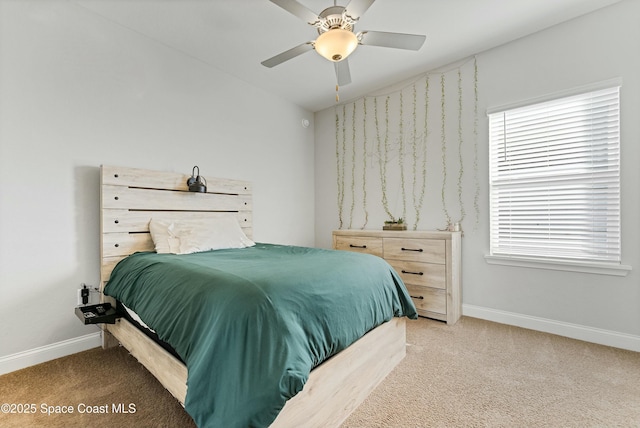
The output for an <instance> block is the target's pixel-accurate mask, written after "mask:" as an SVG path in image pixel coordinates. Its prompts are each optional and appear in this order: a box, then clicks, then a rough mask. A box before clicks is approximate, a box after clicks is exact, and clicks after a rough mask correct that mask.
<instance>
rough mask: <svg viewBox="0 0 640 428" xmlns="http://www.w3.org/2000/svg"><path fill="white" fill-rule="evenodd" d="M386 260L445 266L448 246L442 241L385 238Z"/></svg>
mask: <svg viewBox="0 0 640 428" xmlns="http://www.w3.org/2000/svg"><path fill="white" fill-rule="evenodd" d="M384 258H385V259H393V260H406V261H412V262H423V263H438V264H444V263H445V262H446V246H445V242H444V241H442V240H434V239H402V238H384Z"/></svg>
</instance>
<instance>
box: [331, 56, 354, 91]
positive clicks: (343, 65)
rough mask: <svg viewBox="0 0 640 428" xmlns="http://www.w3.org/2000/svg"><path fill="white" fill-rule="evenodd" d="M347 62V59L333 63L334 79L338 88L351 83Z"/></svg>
mask: <svg viewBox="0 0 640 428" xmlns="http://www.w3.org/2000/svg"><path fill="white" fill-rule="evenodd" d="M348 61H349V60H348V59H347V58H345V59H343V60H342V61H338V62H334V63H333V66H334V67H335V69H336V78H337V79H338V86H344V85H348V84H349V83H351V72H350V71H349V62H348Z"/></svg>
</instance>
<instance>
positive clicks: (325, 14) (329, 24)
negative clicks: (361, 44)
mask: <svg viewBox="0 0 640 428" xmlns="http://www.w3.org/2000/svg"><path fill="white" fill-rule="evenodd" d="M318 17H319V18H320V20H319V21H317V22H316V23H314V25H315V26H316V27H317V28H318V34H322V33H326V32H327V31H329V30H333V29H336V28H340V29H342V30H347V31H353V26H354V24H355V23H356V21H355V20H353V19H352V18H351V17H350V16H349V15H347V14H346V13H345V8H344V6H330V7H328V8H326V9H325V10H323V11H322V12H320V15H318Z"/></svg>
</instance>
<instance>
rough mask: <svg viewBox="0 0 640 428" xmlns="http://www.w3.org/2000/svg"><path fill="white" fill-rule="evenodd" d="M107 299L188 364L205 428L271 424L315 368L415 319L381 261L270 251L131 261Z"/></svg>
mask: <svg viewBox="0 0 640 428" xmlns="http://www.w3.org/2000/svg"><path fill="white" fill-rule="evenodd" d="M105 294H107V295H109V296H113V297H115V298H116V299H117V300H119V301H121V302H122V303H124V304H125V305H126V306H128V307H129V308H131V309H133V310H134V311H135V312H136V313H137V314H138V315H139V316H140V318H141V319H142V320H143V321H144V322H145V323H146V324H147V325H149V326H150V327H151V328H153V329H154V330H155V331H156V332H157V333H158V335H159V337H160V338H161V339H162V340H164V341H166V342H168V343H169V344H171V345H172V346H173V347H174V348H175V350H176V351H177V352H178V354H179V355H180V356H181V357H182V359H183V360H184V361H185V362H186V365H187V369H188V377H187V396H186V402H185V408H186V410H187V412H188V413H189V414H190V415H191V416H192V417H193V419H194V420H195V422H196V423H197V424H198V426H200V427H225V428H229V427H242V428H245V427H266V426H268V425H269V424H270V423H272V422H273V420H274V419H275V418H276V416H277V415H278V413H279V411H280V410H281V409H282V407H283V406H284V404H285V402H286V401H287V400H288V399H289V398H291V397H293V396H294V395H295V394H296V393H298V392H299V391H301V390H302V387H303V386H304V384H305V382H306V381H307V379H308V377H309V373H310V371H311V369H312V368H313V367H315V366H316V365H318V364H320V363H321V362H322V361H324V360H325V359H327V358H328V357H330V356H331V355H333V354H335V353H337V352H339V351H341V350H342V349H344V348H346V347H348V346H349V345H350V344H351V343H353V342H354V341H356V340H357V339H358V338H360V337H361V336H363V335H364V334H365V333H366V332H368V331H369V330H371V329H373V328H374V327H376V326H378V325H379V324H381V323H383V322H385V321H388V320H390V319H391V318H392V317H394V316H397V317H400V316H407V317H410V318H417V314H416V310H415V307H414V305H413V303H412V301H411V299H410V297H409V295H408V293H407V291H406V288H405V287H404V284H403V283H402V280H401V279H400V278H399V277H398V276H397V274H396V273H395V272H394V271H393V269H392V268H391V267H390V266H389V265H388V264H387V263H386V262H385V261H384V260H382V259H381V258H379V257H375V256H370V255H366V254H358V253H352V252H346V251H333V250H321V249H314V248H305V247H292V246H282V245H272V244H257V245H256V246H255V247H250V248H243V249H229V250H216V251H209V252H204V253H196V254H189V255H172V254H156V253H136V254H133V255H131V256H129V257H127V258H126V259H124V260H122V261H121V262H120V263H119V264H118V265H117V266H116V268H115V269H114V270H113V273H112V275H111V279H110V281H109V283H108V285H107V286H106V288H105Z"/></svg>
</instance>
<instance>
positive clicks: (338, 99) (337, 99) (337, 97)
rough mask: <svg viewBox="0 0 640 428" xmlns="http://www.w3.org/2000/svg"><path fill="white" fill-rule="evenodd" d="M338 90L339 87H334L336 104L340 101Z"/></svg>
mask: <svg viewBox="0 0 640 428" xmlns="http://www.w3.org/2000/svg"><path fill="white" fill-rule="evenodd" d="M338 88H339V86H338V85H336V103H337V102H338V101H340V95H339V94H338Z"/></svg>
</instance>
